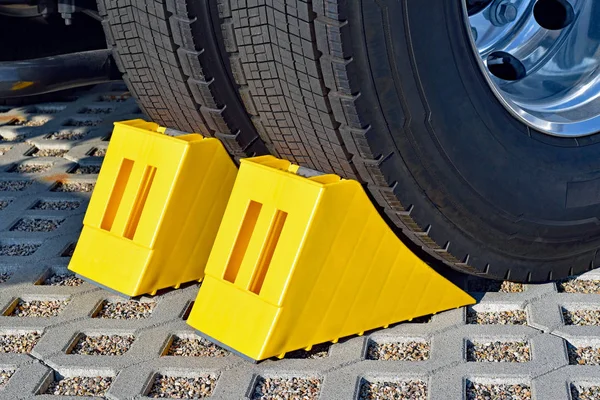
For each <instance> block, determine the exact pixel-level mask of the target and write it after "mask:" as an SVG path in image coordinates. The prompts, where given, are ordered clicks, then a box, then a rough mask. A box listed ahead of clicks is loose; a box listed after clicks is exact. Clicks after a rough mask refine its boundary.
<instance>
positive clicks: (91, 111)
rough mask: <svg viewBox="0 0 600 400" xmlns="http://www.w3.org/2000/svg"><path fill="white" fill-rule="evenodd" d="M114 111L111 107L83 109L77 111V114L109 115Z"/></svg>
mask: <svg viewBox="0 0 600 400" xmlns="http://www.w3.org/2000/svg"><path fill="white" fill-rule="evenodd" d="M114 110H115V109H114V108H112V107H85V108H82V109H81V110H79V111H77V113H78V114H110V113H111V112H113V111H114Z"/></svg>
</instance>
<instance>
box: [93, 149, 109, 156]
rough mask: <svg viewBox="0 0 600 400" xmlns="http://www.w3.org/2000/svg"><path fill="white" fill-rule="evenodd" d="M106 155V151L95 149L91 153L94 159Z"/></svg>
mask: <svg viewBox="0 0 600 400" xmlns="http://www.w3.org/2000/svg"><path fill="white" fill-rule="evenodd" d="M105 155H106V149H94V150H92V152H91V153H90V156H92V157H104V156H105Z"/></svg>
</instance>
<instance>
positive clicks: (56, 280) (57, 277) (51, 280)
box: [42, 272, 83, 287]
mask: <svg viewBox="0 0 600 400" xmlns="http://www.w3.org/2000/svg"><path fill="white" fill-rule="evenodd" d="M81 284H83V280H82V279H80V278H78V277H76V276H75V275H74V274H72V273H70V272H64V273H57V274H52V275H51V276H49V277H48V278H46V279H45V280H44V282H42V285H45V286H70V287H74V286H80V285H81Z"/></svg>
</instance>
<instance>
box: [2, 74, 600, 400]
mask: <svg viewBox="0 0 600 400" xmlns="http://www.w3.org/2000/svg"><path fill="white" fill-rule="evenodd" d="M132 118H144V116H143V114H142V113H141V112H140V110H139V109H138V107H137V106H136V104H135V101H134V100H133V99H132V98H130V96H129V94H128V93H127V91H126V88H125V86H123V85H122V84H118V83H116V84H106V85H100V86H96V87H93V88H89V89H85V90H81V91H80V92H77V93H75V94H69V95H57V97H56V101H55V102H52V103H44V104H34V105H28V106H22V107H4V106H0V137H1V139H2V141H0V398H2V399H30V398H36V399H46V398H48V399H50V398H52V399H55V398H58V397H56V396H57V395H61V396H62V397H60V398H61V399H70V398H77V399H79V398H81V396H98V397H101V398H102V397H103V398H107V399H138V398H203V397H210V398H213V399H227V400H229V399H244V398H250V399H302V400H309V399H317V398H318V399H343V400H352V399H432V400H438V399H440V400H441V399H512V400H520V399H538V400H540V399H541V400H553V399H572V400H577V399H600V273H599V272H597V271H591V272H589V273H587V274H585V275H582V276H579V277H577V278H573V279H570V280H566V281H564V282H559V283H549V284H543V285H519V284H509V283H507V282H505V283H502V282H489V281H483V280H478V279H475V278H468V279H465V281H464V282H463V284H464V285H465V286H466V287H467V288H468V290H469V292H470V293H472V294H473V295H474V296H475V297H476V298H477V299H478V300H479V302H478V304H477V305H476V306H473V307H470V308H463V309H456V310H452V311H447V312H443V313H440V314H437V315H434V316H428V317H424V318H419V319H417V320H414V321H412V322H411V323H401V324H397V325H395V326H392V327H390V328H389V329H385V330H376V331H372V332H370V333H368V334H366V335H365V336H361V337H358V336H357V337H351V338H347V339H344V340H341V341H340V343H336V344H333V345H332V344H323V345H319V346H315V347H314V349H313V350H312V351H311V352H305V351H298V352H294V353H292V354H289V355H288V357H286V358H285V359H283V360H267V361H264V362H261V363H258V364H252V363H249V362H247V361H245V360H243V359H241V358H240V357H238V356H236V355H234V354H231V353H229V352H227V351H226V350H223V349H221V348H219V347H217V346H215V345H213V344H211V343H208V342H206V341H204V340H203V339H200V338H199V337H198V336H196V335H195V333H194V331H193V329H191V328H190V327H189V326H187V325H186V321H185V320H186V317H187V314H188V313H189V310H190V308H191V305H192V302H193V300H194V298H195V296H196V293H197V290H198V285H196V284H193V285H188V286H187V287H185V288H182V289H179V290H171V291H167V292H165V293H163V294H161V295H158V296H154V297H144V298H142V299H141V300H140V301H133V302H127V301H125V300H124V299H121V298H119V297H116V296H115V295H113V294H111V293H109V292H106V291H104V290H102V289H99V288H96V287H95V286H93V285H91V284H89V283H86V282H82V281H81V280H79V279H77V278H75V277H73V276H72V275H70V274H69V273H68V271H67V265H68V263H69V257H70V254H71V253H72V250H73V247H74V245H75V243H76V241H77V238H78V235H79V233H80V231H81V224H82V220H83V216H84V213H85V210H86V207H87V204H88V201H89V197H90V195H91V191H92V190H93V186H94V182H95V179H96V177H97V173H98V171H99V168H100V165H101V163H102V156H103V155H104V153H105V150H106V146H107V145H108V140H109V138H110V133H111V130H112V123H113V122H114V121H118V120H125V119H132ZM96 398H97V397H96Z"/></svg>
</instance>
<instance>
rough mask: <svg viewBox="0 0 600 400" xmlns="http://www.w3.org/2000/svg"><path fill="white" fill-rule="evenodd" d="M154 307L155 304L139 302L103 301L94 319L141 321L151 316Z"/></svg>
mask: <svg viewBox="0 0 600 400" xmlns="http://www.w3.org/2000/svg"><path fill="white" fill-rule="evenodd" d="M155 306H156V303H155V302H140V301H134V300H130V301H126V302H125V301H118V302H111V301H104V302H102V307H101V308H100V311H98V313H97V314H96V315H94V318H109V319H143V318H147V317H149V316H150V314H152V310H154V307H155Z"/></svg>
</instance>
